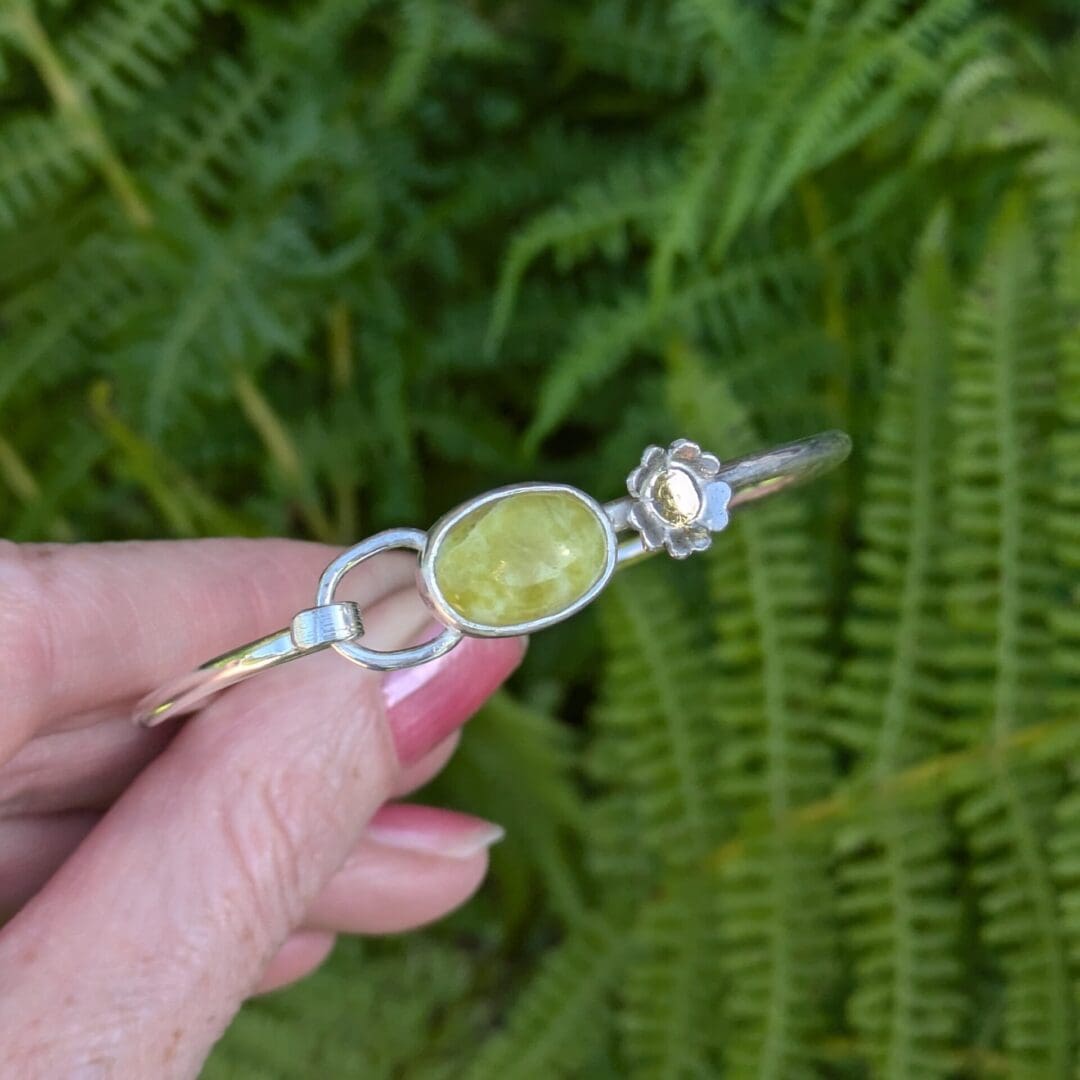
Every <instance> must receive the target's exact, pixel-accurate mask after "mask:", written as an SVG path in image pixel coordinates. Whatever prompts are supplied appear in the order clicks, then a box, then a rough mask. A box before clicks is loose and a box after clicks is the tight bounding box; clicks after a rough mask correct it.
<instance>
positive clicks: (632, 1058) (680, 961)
mask: <svg viewBox="0 0 1080 1080" xmlns="http://www.w3.org/2000/svg"><path fill="white" fill-rule="evenodd" d="M716 906H717V902H716V897H715V884H714V882H712V881H710V880H709V879H708V878H707V877H705V878H703V876H702V875H692V876H690V877H688V878H684V879H678V880H675V881H673V882H669V884H668V887H667V891H666V892H665V893H664V894H663V895H661V896H659V897H657V898H656V899H655V900H652V901H651V902H649V903H648V904H647V905H646V906H645V909H644V910H643V911H642V912H641V914H640V915H639V917H638V919H637V922H636V924H635V926H634V929H633V933H632V937H631V944H630V950H631V951H630V958H629V963H628V967H627V972H626V976H625V978H624V979H623V980H622V982H621V984H620V985H621V993H620V997H621V1004H622V1008H621V1009H620V1010H619V1026H620V1029H621V1031H622V1035H623V1045H624V1055H625V1059H626V1060H627V1062H629V1065H630V1068H629V1070H628V1073H627V1075H628V1076H630V1077H632V1078H633V1080H661V1078H663V1080H667V1078H670V1077H682V1076H700V1077H706V1076H712V1075H715V1070H716V1065H717V1060H716V1055H715V1050H716V1047H717V1041H718V1040H717V1037H716V1031H715V1024H716V1018H715V1016H714V1015H713V1008H714V1005H715V1001H716V989H717V987H716V978H717V960H718V958H719V955H720V948H721V944H720V937H719V934H718V932H717V925H718V924H717V913H716Z"/></svg>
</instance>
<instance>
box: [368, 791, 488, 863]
mask: <svg viewBox="0 0 1080 1080" xmlns="http://www.w3.org/2000/svg"><path fill="white" fill-rule="evenodd" d="M504 835H505V830H504V829H503V828H502V826H501V825H496V824H494V823H493V822H490V821H484V819H483V818H478V817H473V816H472V815H471V814H459V813H457V812H456V811H454V810H442V809H439V808H437V807H433V806H415V805H409V804H404V803H390V804H388V805H386V806H384V807H383V808H382V809H381V810H380V811H379V812H378V813H377V814H376V815H375V816H374V817H373V818H372V819H371V821H370V822H369V823H368V826H367V829H366V830H365V831H364V836H365V838H366V839H368V840H370V841H372V842H373V843H376V844H381V845H383V846H385V847H392V848H398V849H399V850H401V851H416V852H419V853H420V854H423V855H438V856H440V857H441V858H446V859H468V858H471V857H472V856H473V855H476V854H477V853H478V852H480V851H483V850H484V849H485V848H489V847H491V845H492V844H497V843H498V842H499V841H500V840H501V839H502V838H503V836H504Z"/></svg>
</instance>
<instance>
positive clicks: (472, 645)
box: [382, 624, 525, 765]
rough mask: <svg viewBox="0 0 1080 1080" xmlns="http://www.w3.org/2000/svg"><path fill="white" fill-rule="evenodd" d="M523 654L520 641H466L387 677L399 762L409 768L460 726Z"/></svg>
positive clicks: (387, 697) (385, 691)
mask: <svg viewBox="0 0 1080 1080" xmlns="http://www.w3.org/2000/svg"><path fill="white" fill-rule="evenodd" d="M438 629H439V627H438V625H437V624H436V626H435V628H434V629H433V630H432V633H437V632H438ZM524 655H525V639H524V638H470V637H467V638H464V639H462V641H461V643H460V644H459V645H458V646H457V647H456V648H454V649H452V650H451V651H450V652H448V653H446V654H445V655H444V656H440V657H439V658H438V659H437V660H431V661H429V662H428V663H426V664H417V665H416V667H411V668H404V669H403V670H401V671H392V672H390V673H389V674H388V675H387V676H386V678H385V679H383V683H382V688H383V699H384V701H385V703H386V712H387V719H388V722H389V725H390V731H391V733H392V735H393V739H394V747H395V749H396V750H397V755H398V760H399V761H400V762H401V763H402V764H403V765H412V764H413V763H414V762H416V761H419V760H420V758H422V757H423V756H424V755H425V754H426V753H427V752H428V751H429V750H432V749H434V748H435V747H436V746H438V744H439V743H440V742H442V740H443V739H445V738H446V737H447V735H449V734H451V732H453V731H455V730H456V729H457V728H459V727H461V725H462V724H464V723H465V721H466V720H468V718H469V717H470V716H472V714H473V713H474V712H476V710H477V709H478V708H479V707H480V706H481V705H482V704H483V703H484V702H485V701H486V700H487V699H488V698H489V697H490V696H491V695H492V693H494V691H495V690H497V689H498V688H499V687H500V686H501V685H502V684H503V683H504V682H505V681H506V679H507V678H508V677H509V676H510V674H511V673H512V672H513V671H514V669H515V668H516V667H517V666H518V664H520V663H521V659H522V657H523V656H524Z"/></svg>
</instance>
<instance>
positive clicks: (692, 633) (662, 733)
mask: <svg viewBox="0 0 1080 1080" xmlns="http://www.w3.org/2000/svg"><path fill="white" fill-rule="evenodd" d="M660 569H661V568H658V567H648V568H644V567H643V568H642V569H641V570H640V572H639V573H637V574H635V575H634V581H633V582H632V583H630V584H625V583H623V582H616V583H615V584H613V585H611V586H609V588H608V589H607V591H606V593H605V595H604V599H603V601H602V603H601V617H602V620H603V630H604V643H605V647H606V649H607V654H608V658H607V664H606V666H605V674H604V680H603V684H602V692H601V697H600V700H599V702H598V704H597V707H596V709H595V711H594V714H593V719H594V725H595V727H596V730H597V736H598V739H600V740H603V741H604V742H606V743H607V744H609V745H610V746H612V747H613V748H614V753H615V754H616V755H617V760H618V768H619V771H620V774H621V782H620V785H619V788H620V791H623V792H632V793H633V795H634V801H635V803H636V804H637V806H638V807H639V810H640V814H639V818H640V825H641V833H640V834H639V836H638V839H637V843H638V844H639V845H640V846H641V847H642V848H643V849H644V850H645V851H647V852H649V853H650V854H651V855H652V856H653V858H654V859H656V860H657V861H658V862H659V863H661V864H663V865H665V866H673V867H679V868H685V867H687V866H691V865H694V864H695V863H696V862H698V861H699V860H700V859H702V858H703V857H704V855H705V853H706V852H707V851H708V850H709V847H710V846H711V845H712V844H714V843H716V842H717V840H718V838H719V837H718V829H719V827H720V825H721V821H720V819H719V815H718V814H717V813H716V802H717V797H718V796H717V791H718V778H717V774H716V756H715V739H716V730H715V727H714V722H713V720H712V717H711V715H710V704H711V689H712V681H711V672H710V671H709V669H708V665H707V664H706V663H705V662H704V657H703V656H702V653H701V651H700V650H699V649H696V648H695V642H696V641H697V639H698V638H699V637H700V634H701V627H700V626H699V623H698V620H696V619H694V618H692V617H691V616H690V614H689V613H688V612H687V611H685V610H684V609H683V607H682V605H681V604H680V603H679V602H678V599H677V597H676V596H675V594H674V593H673V592H672V589H671V585H670V583H669V582H667V581H665V580H664V575H663V574H662V573H660V572H659V570H660Z"/></svg>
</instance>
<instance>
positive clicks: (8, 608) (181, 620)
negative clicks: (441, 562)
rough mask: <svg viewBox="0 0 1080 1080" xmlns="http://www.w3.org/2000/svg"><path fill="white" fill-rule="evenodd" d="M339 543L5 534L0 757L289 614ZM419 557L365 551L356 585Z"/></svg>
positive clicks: (390, 577) (360, 588)
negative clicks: (13, 538)
mask: <svg viewBox="0 0 1080 1080" xmlns="http://www.w3.org/2000/svg"><path fill="white" fill-rule="evenodd" d="M335 554H336V552H335V551H334V550H333V549H332V548H328V547H325V546H323V545H320V544H308V543H302V542H299V541H292V540H190V541H178V542H175V543H163V542H151V543H140V542H133V543H122V544H71V545H64V544H41V545H35V544H30V545H16V544H10V543H6V542H0V641H3V642H4V649H3V651H2V653H0V694H2V695H3V700H4V705H5V708H4V717H3V722H2V723H0V763H2V762H3V761H5V760H6V759H7V758H9V757H10V756H11V754H12V753H13V752H14V751H15V749H17V748H18V747H19V746H20V745H22V743H23V742H25V741H26V740H27V738H29V736H30V735H31V734H32V733H33V732H34V731H36V730H39V729H41V728H42V727H43V726H45V725H46V724H47V723H49V722H50V721H52V720H54V719H55V718H60V717H62V716H64V715H66V714H68V713H77V712H83V711H86V710H90V709H93V708H94V707H95V706H96V705H100V704H107V703H109V702H113V701H119V700H122V699H126V698H132V697H136V696H138V695H140V694H143V693H146V692H148V691H150V690H152V689H154V687H155V686H157V685H158V684H160V683H162V682H163V681H165V680H166V679H168V678H171V677H174V676H176V675H178V674H182V673H183V672H184V671H185V670H187V669H188V668H191V667H194V666H195V665H197V664H200V663H202V662H203V661H204V660H206V659H207V658H209V657H211V656H214V655H216V654H218V653H220V652H223V651H225V650H227V649H231V648H235V647H236V646H237V645H242V644H243V643H244V642H245V641H249V640H251V639H253V638H257V637H260V636H262V635H264V634H267V633H270V632H272V631H274V630H276V629H278V628H279V627H281V626H285V625H287V624H288V621H289V620H290V619H291V618H292V616H293V615H294V614H295V613H296V611H297V610H299V609H301V608H304V607H308V606H310V604H311V603H312V600H313V596H314V592H315V586H316V584H317V581H318V577H319V574H320V573H321V572H322V570H323V569H324V567H325V566H326V564H327V563H328V562H329V561H330V560H331V559H332V558H333V557H334V556H335ZM413 565H414V560H413V559H411V557H408V556H402V557H400V558H399V557H396V556H382V557H379V558H378V559H376V560H371V561H370V562H368V563H364V564H363V565H362V566H359V567H357V569H356V570H355V571H353V573H352V574H351V575H350V578H349V581H350V583H351V589H350V595H352V594H353V592H354V591H355V596H356V599H358V601H359V602H360V603H361V605H363V604H364V602H365V601H368V602H369V601H370V600H371V599H372V598H373V597H375V596H377V595H379V594H380V593H381V592H383V591H386V590H387V588H394V587H404V586H405V585H406V584H407V583H408V581H409V580H411V574H412V567H413Z"/></svg>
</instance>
